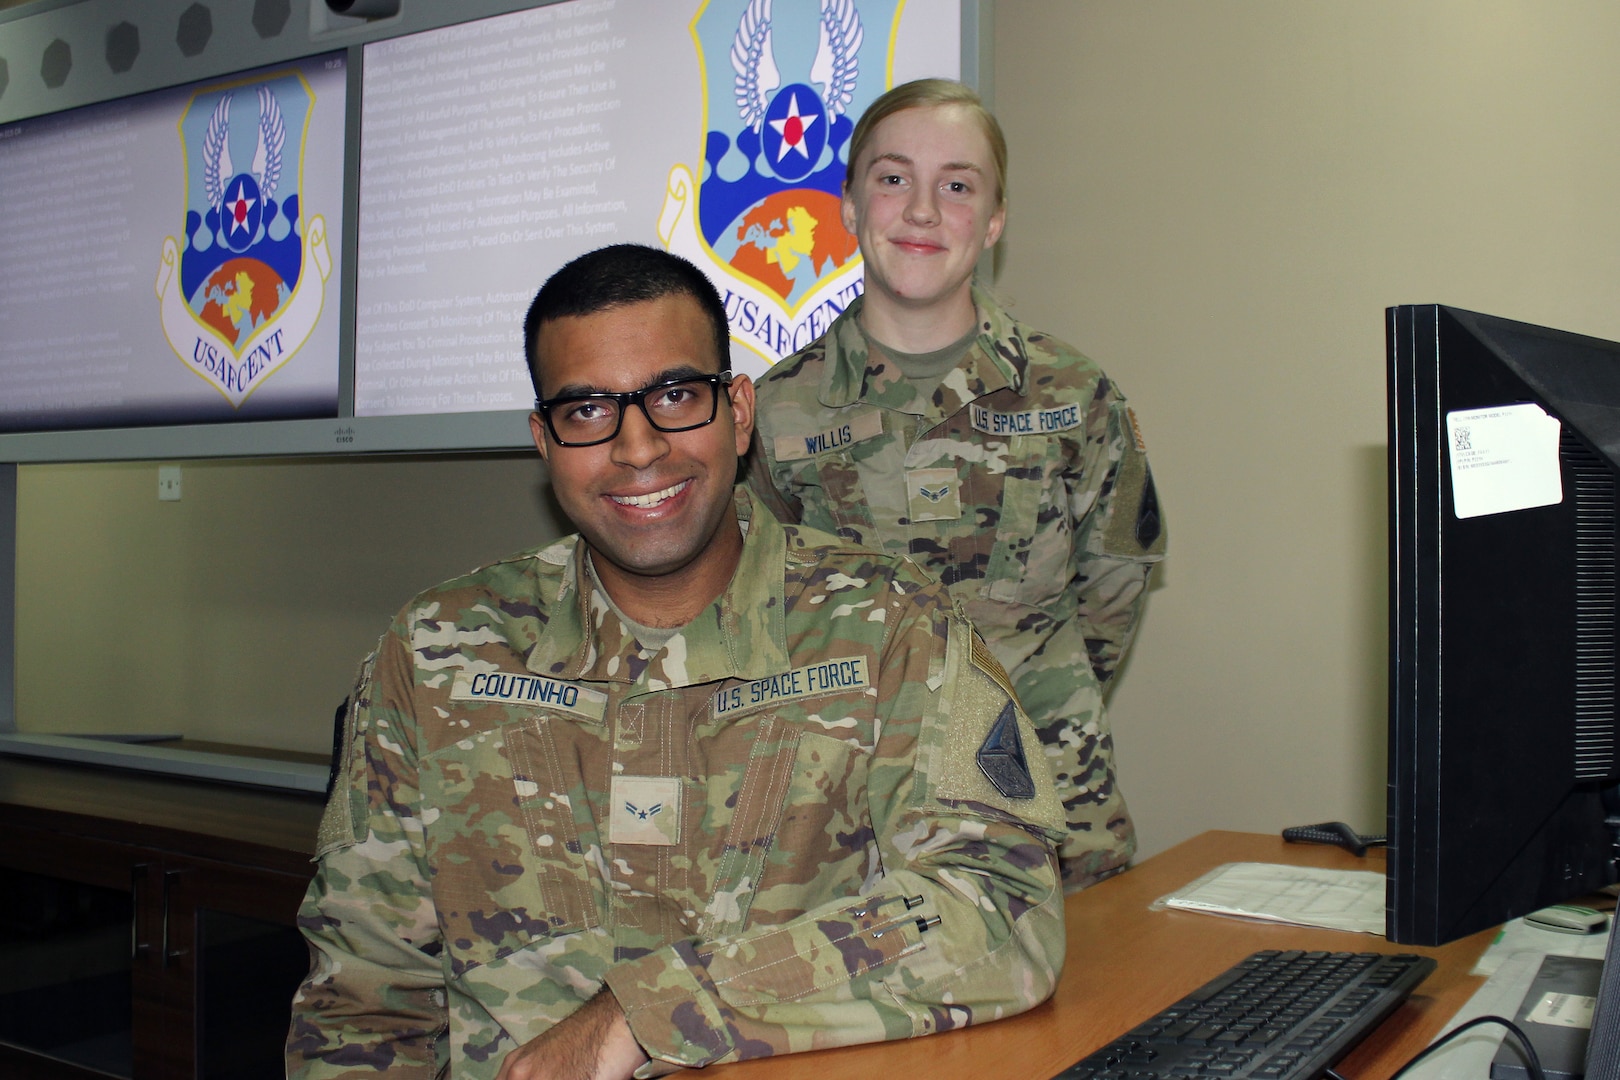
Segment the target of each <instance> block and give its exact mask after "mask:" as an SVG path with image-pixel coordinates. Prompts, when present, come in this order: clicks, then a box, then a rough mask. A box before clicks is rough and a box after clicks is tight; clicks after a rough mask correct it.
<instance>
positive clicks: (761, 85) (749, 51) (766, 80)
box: [731, 0, 782, 131]
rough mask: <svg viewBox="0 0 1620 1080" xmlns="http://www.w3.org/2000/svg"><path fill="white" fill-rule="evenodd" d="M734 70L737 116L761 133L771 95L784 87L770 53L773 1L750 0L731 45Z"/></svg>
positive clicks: (773, 57)
mask: <svg viewBox="0 0 1620 1080" xmlns="http://www.w3.org/2000/svg"><path fill="white" fill-rule="evenodd" d="M731 69H732V70H733V71H735V72H736V73H737V77H736V79H735V80H734V83H733V85H734V86H735V87H736V91H737V114H738V115H739V116H741V117H742V121H743V123H744V124H746V125H747V126H748V127H751V128H753V129H754V130H756V131H758V130H759V127H760V125H761V124H763V123H764V122H765V106H766V104H767V103H769V101H770V97H771V92H772V91H773V90H775V89H776V88H777V87H778V86H781V85H782V74H781V72H779V71H778V70H777V69H776V57H775V56H774V55H773V53H772V51H771V0H749V4H748V7H747V8H746V9H745V10H744V11H743V17H742V21H741V22H739V23H738V24H737V36H736V37H735V38H733V39H732V42H731Z"/></svg>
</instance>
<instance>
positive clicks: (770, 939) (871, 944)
mask: <svg viewBox="0 0 1620 1080" xmlns="http://www.w3.org/2000/svg"><path fill="white" fill-rule="evenodd" d="M929 622H930V620H929V619H928V618H927V617H926V615H925V616H921V617H917V616H914V617H912V625H910V626H909V627H907V628H904V629H905V632H902V633H900V634H897V635H895V637H894V638H893V639H891V642H890V644H889V647H888V648H887V649H886V651H885V656H884V658H883V664H882V666H883V668H884V672H883V675H882V680H881V685H880V686H879V688H878V697H879V701H880V702H885V703H892V706H890V707H885V708H883V709H882V711H883V714H884V715H883V720H882V723H883V734H882V736H881V737H880V738H879V740H878V742H877V746H876V748H875V752H874V754H873V757H872V761H871V762H870V766H869V768H870V772H869V780H870V783H869V799H870V802H869V806H870V809H871V814H872V826H873V829H874V831H875V832H876V834H877V847H878V851H879V854H880V858H881V860H882V866H881V867H880V868H874V871H878V872H874V873H872V874H871V875H869V878H868V886H867V888H865V889H864V890H863V891H862V893H861V895H859V896H856V897H853V898H850V899H845V900H840V901H837V902H834V903H829V904H824V905H821V906H819V907H817V908H815V909H813V910H810V911H807V912H805V913H804V914H803V915H800V916H798V917H796V918H793V919H791V920H789V921H786V922H784V923H781V924H779V925H774V926H767V927H760V928H751V929H749V930H747V931H745V932H741V933H738V934H735V935H732V936H728V937H723V938H719V939H716V940H697V941H692V940H688V941H683V942H677V943H674V944H672V945H670V946H667V947H665V948H662V949H659V950H657V951H656V952H653V953H651V954H649V955H647V956H645V957H642V958H639V959H637V960H633V961H629V962H626V963H621V964H618V965H615V966H614V968H613V969H612V970H611V971H609V972H608V975H607V984H608V986H609V987H610V988H611V990H612V991H613V993H614V995H615V997H616V998H617V999H618V1001H619V1003H620V1005H621V1006H622V1007H623V1008H624V1011H625V1015H626V1018H627V1019H628V1021H629V1023H630V1028H631V1030H632V1032H633V1033H634V1034H635V1037H636V1039H637V1041H638V1042H640V1044H641V1046H642V1048H643V1049H644V1050H645V1051H646V1052H647V1053H648V1054H649V1055H650V1056H651V1057H652V1058H654V1059H655V1060H656V1061H662V1062H666V1063H669V1064H678V1065H685V1066H699V1065H707V1064H710V1063H713V1062H723V1061H732V1060H739V1059H747V1058H754V1057H762V1056H768V1055H774V1054H782V1053H790V1052H796V1051H801V1050H811V1049H818V1048H823V1047H831V1046H843V1045H850V1044H856V1043H866V1042H876V1041H880V1040H886V1039H898V1038H908V1037H911V1036H914V1035H923V1034H929V1033H933V1032H936V1031H943V1030H950V1029H953V1028H958V1027H962V1026H965V1025H967V1024H970V1023H982V1022H984V1021H987V1020H993V1019H998V1018H1001V1017H1004V1016H1011V1015H1013V1014H1016V1013H1019V1012H1023V1011H1025V1010H1027V1009H1030V1008H1033V1007H1034V1006H1035V1005H1037V1004H1039V1003H1040V1002H1041V1001H1044V1000H1045V999H1046V998H1047V997H1048V996H1050V994H1051V992H1052V990H1053V988H1054V987H1055V985H1056V982H1057V977H1058V974H1059V973H1060V971H1061V968H1062V964H1063V950H1064V930H1063V906H1062V905H1063V895H1062V891H1061V889H1060V886H1059V883H1058V879H1057V874H1056V866H1055V855H1054V854H1053V850H1054V849H1053V843H1054V842H1055V840H1056V839H1057V838H1058V837H1060V836H1061V821H1062V817H1061V808H1060V807H1059V806H1058V803H1057V800H1056V798H1055V796H1053V794H1052V792H1051V781H1050V778H1049V777H1048V776H1047V775H1046V773H1045V766H1044V764H1043V762H1042V759H1041V758H1040V757H1039V756H1038V748H1037V746H1036V744H1035V741H1034V735H1033V732H1032V730H1031V729H1030V728H1029V725H1028V721H1027V720H1025V719H1024V718H1023V716H1022V713H1021V712H1018V711H1017V709H1016V706H1015V705H1013V704H1012V701H1011V697H1010V695H1009V693H1008V692H1007V691H1006V690H1005V676H1002V677H1001V678H1000V679H999V680H998V679H997V678H995V677H994V676H993V675H992V674H991V673H990V672H989V671H987V670H986V668H985V667H983V666H981V662H982V663H987V664H988V665H992V666H993V665H994V661H993V660H989V659H988V654H987V653H986V652H985V651H984V650H983V648H982V647H979V648H974V638H973V636H972V631H971V630H969V629H968V628H967V625H966V624H965V623H964V622H963V621H962V620H960V619H959V618H956V617H954V616H948V617H941V618H936V619H933V620H932V622H933V624H934V625H933V626H932V627H931V628H930V626H929V625H928V623H929ZM947 627H948V630H947ZM946 633H948V635H949V639H950V648H949V650H948V652H947V653H946V655H945V658H944V664H943V671H942V672H940V673H936V675H935V676H934V677H930V672H929V671H928V670H927V668H928V665H929V663H930V652H931V651H932V652H933V655H934V656H935V657H937V656H938V655H939V653H938V652H937V646H939V645H941V644H942V643H940V642H938V641H937V640H935V641H934V642H933V643H932V644H933V645H934V646H936V648H935V649H931V648H930V644H931V643H930V641H929V640H928V639H929V638H935V639H937V638H938V637H939V636H941V635H944V634H946ZM919 634H921V635H922V636H921V638H919ZM919 646H920V647H919ZM995 670H996V671H997V672H999V668H996V669H995ZM930 683H932V684H933V686H934V687H935V689H930V687H929V684H930ZM1003 714H1005V717H1004V716H1003ZM1007 718H1011V719H1012V720H1014V721H1016V728H1017V729H1019V730H1020V734H1021V740H1022V745H1023V746H1024V747H1025V748H1027V749H1028V750H1030V751H1032V753H1030V754H1028V755H1026V756H1025V758H1024V761H1025V762H1026V763H1028V764H1033V765H1034V768H1033V769H1032V770H1030V769H1028V768H1027V764H1026V766H1025V775H1026V776H1028V778H1029V780H1030V782H1031V785H1032V790H1033V791H1034V792H1035V794H1034V795H1032V796H1023V797H1020V798H1008V797H1006V796H1003V795H1002V794H1001V793H1000V792H999V791H997V790H996V788H995V787H993V786H992V785H991V783H990V781H989V780H988V779H987V777H986V776H985V775H984V774H983V773H982V771H980V770H979V768H978V765H977V763H976V760H975V753H976V751H978V750H979V749H980V748H981V747H982V746H984V745H985V743H986V740H987V739H988V738H989V736H990V734H991V732H992V730H993V729H995V728H996V725H997V723H998V722H1002V723H1005V722H1007ZM1004 736H1005V732H1004V730H1003V737H1004ZM998 745H1004V743H1000V744H998ZM1020 795H1022V792H1020Z"/></svg>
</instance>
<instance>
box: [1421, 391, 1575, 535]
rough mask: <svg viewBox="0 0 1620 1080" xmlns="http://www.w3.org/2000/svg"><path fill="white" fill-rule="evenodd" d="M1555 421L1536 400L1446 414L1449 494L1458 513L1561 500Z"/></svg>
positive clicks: (1521, 507)
mask: <svg viewBox="0 0 1620 1080" xmlns="http://www.w3.org/2000/svg"><path fill="white" fill-rule="evenodd" d="M1558 434H1559V425H1558V420H1557V419H1556V418H1555V417H1551V416H1548V415H1547V414H1546V413H1545V412H1544V411H1542V409H1541V406H1539V405H1499V406H1496V407H1494V408H1489V409H1468V410H1463V411H1458V412H1451V413H1447V414H1446V444H1447V447H1448V449H1449V450H1450V452H1451V500H1452V503H1453V505H1454V506H1455V507H1456V510H1457V516H1458V517H1460V518H1471V517H1483V516H1485V515H1487V514H1505V513H1508V512H1510V511H1513V510H1528V509H1529V508H1531V507H1532V506H1551V505H1553V504H1555V503H1560V502H1563V501H1564V488H1563V484H1562V483H1561V482H1560V480H1559V477H1558Z"/></svg>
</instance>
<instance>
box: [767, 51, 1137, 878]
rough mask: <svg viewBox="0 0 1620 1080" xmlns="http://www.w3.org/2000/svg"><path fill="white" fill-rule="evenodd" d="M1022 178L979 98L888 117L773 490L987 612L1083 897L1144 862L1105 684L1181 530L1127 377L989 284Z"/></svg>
mask: <svg viewBox="0 0 1620 1080" xmlns="http://www.w3.org/2000/svg"><path fill="white" fill-rule="evenodd" d="M1006 162H1007V151H1006V142H1005V140H1004V139H1003V137H1002V133H1001V128H1000V125H998V124H997V123H996V120H995V117H993V116H991V115H990V113H989V112H988V111H987V110H986V109H985V108H984V106H983V105H982V104H981V103H980V101H979V99H978V96H977V95H976V94H975V93H974V92H973V91H972V90H971V89H969V88H967V87H965V86H963V85H961V84H960V83H955V82H950V81H947V80H941V79H924V80H919V81H917V82H911V83H906V84H904V85H901V86H897V87H895V88H894V89H892V90H890V91H889V92H888V93H886V94H884V95H883V96H882V97H880V98H878V99H877V100H876V101H875V102H873V103H872V106H871V107H870V108H869V109H868V110H867V111H866V113H865V115H864V116H862V117H861V120H860V122H859V123H858V124H856V126H855V133H854V136H853V137H852V139H851V141H850V148H849V172H848V175H847V177H846V178H845V181H844V195H843V207H842V210H843V223H844V227H845V228H847V229H849V230H850V231H851V232H853V233H854V234H855V235H856V237H857V238H858V239H859V241H860V247H861V255H862V256H863V258H864V260H865V263H866V292H865V295H864V296H862V297H861V298H859V299H857V300H856V301H854V302H853V303H851V304H850V305H849V308H848V309H847V310H846V311H845V312H844V313H843V314H842V315H841V316H840V317H839V318H838V320H837V321H836V322H834V323H833V325H832V326H831V328H829V329H828V331H827V334H826V335H825V336H824V337H823V338H821V339H820V340H819V341H817V342H815V343H814V344H812V345H811V346H810V347H809V348H807V349H805V350H804V351H802V352H800V353H798V354H796V355H794V356H792V357H789V358H788V359H786V360H783V361H782V362H781V363H779V364H777V365H776V366H775V368H774V369H772V370H771V371H770V372H769V373H768V374H767V375H766V376H765V378H764V379H763V380H761V382H760V384H759V409H758V418H757V419H758V432H757V434H756V438H755V442H754V450H753V455H752V464H751V476H750V483H751V485H752V486H753V487H754V489H755V490H756V491H757V492H758V493H759V495H760V496H761V497H762V498H763V499H764V500H765V501H766V502H767V503H768V505H770V506H771V508H772V509H773V510H774V511H775V512H776V513H777V515H778V516H779V517H781V518H782V519H783V520H785V521H791V522H803V523H805V524H808V525H814V526H816V527H818V528H821V529H825V530H826V531H828V532H835V533H838V534H839V535H841V536H844V537H846V538H848V539H850V540H853V541H855V542H857V543H860V544H864V545H866V546H869V547H873V548H877V549H879V550H883V551H886V552H889V553H891V554H904V555H909V556H910V557H911V558H913V559H915V560H916V561H917V562H919V563H921V564H922V565H923V566H924V567H925V568H927V569H928V570H929V571H930V572H931V573H933V574H934V575H935V576H936V577H938V578H939V579H940V580H941V581H942V582H943V583H944V584H945V585H946V586H947V587H948V589H949V590H950V592H951V594H952V595H953V596H954V597H955V599H956V600H957V601H958V602H959V603H960V604H961V605H962V606H963V607H964V608H965V609H966V610H967V613H968V614H969V615H970V616H971V617H972V619H973V621H974V623H975V624H976V626H977V627H978V629H979V631H980V633H981V634H982V635H983V636H984V639H985V641H986V642H987V643H988V644H989V646H990V648H991V650H992V652H994V653H995V655H996V657H997V659H999V660H1000V661H1001V663H1002V664H1003V665H1004V666H1005V667H1006V669H1007V670H1008V671H1009V672H1010V673H1011V674H1012V676H1013V680H1014V683H1015V686H1016V689H1017V692H1018V696H1019V698H1020V699H1021V701H1022V703H1023V705H1024V707H1025V709H1026V710H1027V711H1028V713H1029V715H1030V717H1031V718H1032V719H1033V720H1034V721H1035V723H1036V725H1037V727H1038V728H1039V731H1040V736H1041V741H1042V743H1043V746H1044V749H1045V753H1046V757H1047V760H1048V762H1049V763H1050V765H1051V767H1052V772H1053V775H1054V778H1055V780H1056V782H1057V791H1058V794H1059V796H1060V797H1061V798H1062V800H1063V804H1064V808H1065V817H1066V819H1067V822H1068V827H1069V835H1068V838H1067V840H1066V841H1065V843H1064V845H1063V848H1062V856H1063V874H1064V885H1065V888H1066V889H1069V890H1071V891H1072V890H1074V889H1078V888H1083V887H1084V886H1085V885H1088V884H1090V883H1092V882H1094V881H1096V880H1097V878H1098V877H1099V876H1101V875H1103V874H1106V873H1108V872H1110V871H1112V870H1115V869H1117V868H1119V867H1121V866H1124V865H1125V863H1126V862H1127V861H1128V860H1129V859H1130V857H1131V854H1132V852H1133V851H1134V850H1135V847H1136V838H1135V829H1134V826H1133V825H1132V823H1131V818H1130V814H1129V813H1128V812H1127V810H1126V808H1125V801H1124V798H1123V796H1122V795H1121V793H1120V791H1119V785H1118V783H1117V782H1116V779H1115V776H1114V764H1113V739H1112V736H1111V735H1110V732H1109V727H1108V721H1107V718H1106V717H1105V715H1104V712H1103V687H1104V686H1105V685H1106V684H1107V682H1108V680H1109V679H1110V678H1111V677H1112V676H1113V674H1114V672H1115V670H1116V669H1117V668H1118V665H1119V661H1120V658H1121V656H1122V655H1123V653H1124V652H1125V649H1126V648H1127V647H1128V645H1129V644H1130V640H1131V635H1132V631H1133V630H1134V628H1135V626H1136V621H1137V617H1138V615H1139V614H1140V611H1141V606H1142V601H1143V598H1144V594H1145V587H1146V584H1147V577H1148V573H1149V571H1150V570H1151V569H1152V566H1153V564H1154V563H1155V562H1157V561H1158V560H1159V559H1160V558H1162V557H1163V555H1164V550H1165V531H1164V526H1163V520H1162V517H1161V514H1160V510H1159V503H1158V497H1157V494H1156V493H1155V490H1154V486H1153V476H1152V474H1151V472H1149V470H1148V464H1147V457H1146V454H1145V453H1144V448H1143V444H1142V439H1141V434H1140V431H1139V430H1138V428H1137V426H1136V423H1135V418H1134V416H1133V415H1132V413H1131V410H1130V409H1128V408H1127V407H1126V404H1125V399H1124V397H1123V395H1121V394H1120V392H1119V390H1118V388H1117V387H1116V386H1115V385H1114V383H1113V381H1112V380H1110V379H1109V378H1108V377H1107V376H1106V375H1105V374H1104V373H1103V372H1102V370H1101V369H1100V368H1098V367H1097V365H1096V364H1094V363H1093V362H1092V361H1090V360H1088V359H1087V358H1086V357H1084V356H1082V355H1080V354H1079V353H1078V352H1076V351H1075V350H1074V349H1073V348H1071V347H1070V346H1068V345H1066V344H1064V343H1063V342H1061V341H1058V340H1057V339H1055V338H1053V337H1050V336H1049V335H1047V334H1044V333H1041V332H1039V331H1036V330H1033V329H1031V328H1029V327H1026V326H1023V325H1022V324H1020V323H1018V322H1017V321H1015V320H1014V319H1013V318H1012V317H1011V316H1009V315H1008V314H1007V313H1006V312H1005V311H1003V310H1002V309H1001V308H1000V307H999V306H998V305H997V304H996V302H995V301H994V300H993V299H992V298H991V297H990V296H989V295H988V294H987V293H985V292H983V291H981V290H978V289H976V288H974V285H973V269H974V266H975V265H976V263H977V262H978V260H979V257H980V256H981V255H982V254H983V253H984V252H985V251H987V250H989V249H990V248H991V247H992V246H994V244H995V242H996V240H997V239H998V238H999V237H1000V236H1001V232H1002V228H1003V226H1004V224H1005V221H1006Z"/></svg>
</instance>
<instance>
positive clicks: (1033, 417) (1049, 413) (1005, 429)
mask: <svg viewBox="0 0 1620 1080" xmlns="http://www.w3.org/2000/svg"><path fill="white" fill-rule="evenodd" d="M969 413H970V415H971V417H972V420H973V429H974V430H975V431H982V432H984V433H985V434H986V435H1052V434H1055V433H1057V432H1059V431H1072V430H1074V429H1075V428H1077V427H1079V426H1080V425H1081V423H1082V422H1083V421H1084V417H1082V416H1081V414H1080V406H1078V405H1059V406H1057V407H1056V408H1052V409H1025V410H1024V411H1023V412H993V411H992V410H990V409H987V408H985V407H984V406H983V405H973V406H969Z"/></svg>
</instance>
